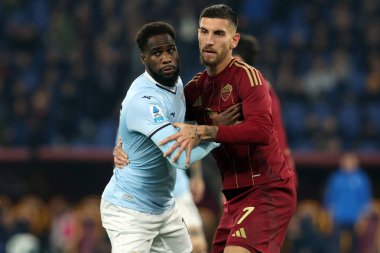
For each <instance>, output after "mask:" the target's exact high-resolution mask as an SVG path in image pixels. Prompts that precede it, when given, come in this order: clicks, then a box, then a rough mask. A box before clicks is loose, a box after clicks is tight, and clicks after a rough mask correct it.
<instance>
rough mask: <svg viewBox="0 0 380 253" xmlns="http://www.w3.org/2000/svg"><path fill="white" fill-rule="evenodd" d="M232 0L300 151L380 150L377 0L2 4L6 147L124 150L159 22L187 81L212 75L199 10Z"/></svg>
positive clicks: (0, 99)
mask: <svg viewBox="0 0 380 253" xmlns="http://www.w3.org/2000/svg"><path fill="white" fill-rule="evenodd" d="M216 2H219V3H227V4H229V5H231V6H232V7H233V8H234V9H235V10H236V11H237V12H238V14H239V21H240V24H239V30H240V31H241V32H245V33H249V34H253V35H255V36H256V37H257V38H258V40H259V42H260V44H261V45H262V48H261V51H262V52H261V54H260V55H261V57H260V59H259V61H258V65H257V68H258V69H260V70H261V71H262V72H263V74H264V75H265V77H266V78H267V79H268V80H269V81H270V82H271V83H272V85H273V86H274V87H275V89H276V90H277V91H278V93H279V96H280V98H281V101H282V105H283V108H282V109H283V118H284V121H285V126H286V129H287V134H288V138H289V143H290V146H291V148H292V149H293V150H295V151H326V152H332V151H340V150H344V149H356V150H360V151H364V152H371V151H379V150H380V113H379V111H380V50H379V49H380V14H379V13H380V2H379V1H377V0H342V1H328V0H312V1H310V0H289V1H281V0H234V1H232V0H231V1H226V0H225V1H222V0H221V1H210V0H208V1H207V0H206V1H204V0H202V1H198V0H189V1H174V0H139V1H137V0H136V1H123V0H107V1H102V0H54V1H52V0H2V1H0V24H1V26H0V38H1V39H0V146H5V147H7V146H30V147H32V148H33V147H39V146H77V147H78V146H79V147H88V146H96V147H113V145H114V141H115V135H116V129H117V124H118V112H119V109H120V103H121V100H122V99H123V97H124V96H125V93H126V91H127V89H128V87H129V84H130V82H131V80H133V79H134V78H135V77H136V76H137V75H139V74H140V73H141V71H142V66H141V63H140V60H139V53H138V50H137V46H136V45H135V42H134V36H135V34H136V31H137V29H138V28H139V27H140V26H141V25H142V24H144V23H146V22H148V21H153V20H164V21H167V22H169V23H171V24H172V25H173V26H174V27H175V28H176V31H177V35H178V39H177V42H178V48H179V52H180V59H181V67H182V68H181V73H182V74H181V76H182V79H183V81H184V82H187V81H188V80H189V79H190V78H191V77H192V76H193V75H194V74H195V73H196V72H197V71H200V70H202V69H203V68H202V66H200V64H199V60H198V57H197V55H198V44H197V37H196V36H197V30H196V28H197V25H198V24H197V22H198V16H199V13H200V10H201V9H202V8H203V7H205V6H207V5H210V4H214V3H216Z"/></svg>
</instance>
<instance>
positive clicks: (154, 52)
mask: <svg viewBox="0 0 380 253" xmlns="http://www.w3.org/2000/svg"><path fill="white" fill-rule="evenodd" d="M152 55H154V56H160V55H161V51H153V52H152Z"/></svg>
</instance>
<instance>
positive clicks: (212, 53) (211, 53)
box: [202, 49, 217, 56]
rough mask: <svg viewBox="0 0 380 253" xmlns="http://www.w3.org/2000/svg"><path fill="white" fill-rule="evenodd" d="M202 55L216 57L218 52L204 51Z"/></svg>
mask: <svg viewBox="0 0 380 253" xmlns="http://www.w3.org/2000/svg"><path fill="white" fill-rule="evenodd" d="M202 54H203V55H206V56H213V55H216V54H217V52H216V51H215V50H212V49H202Z"/></svg>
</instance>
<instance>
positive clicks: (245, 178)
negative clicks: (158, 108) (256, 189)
mask: <svg viewBox="0 0 380 253" xmlns="http://www.w3.org/2000/svg"><path fill="white" fill-rule="evenodd" d="M265 82H266V81H265V79H264V78H263V77H262V75H261V73H260V72H259V71H258V70H257V69H255V68H254V67H252V66H250V65H248V64H246V63H243V62H241V61H239V60H237V59H233V60H232V61H231V62H230V63H229V65H228V66H227V67H226V68H225V69H224V70H223V71H222V72H220V73H219V74H217V75H216V76H212V77H211V76H209V75H208V74H207V72H206V71H204V72H202V73H199V74H197V75H196V76H195V77H194V78H193V79H192V80H191V81H190V82H189V83H188V84H187V85H186V86H185V96H186V103H187V106H186V109H187V113H186V118H187V119H188V120H196V121H197V122H198V124H207V125H211V124H212V121H211V118H210V116H211V115H212V114H213V113H220V112H222V111H224V110H226V109H227V108H229V107H230V106H231V105H233V104H236V103H241V104H242V110H243V119H242V122H241V123H239V124H235V125H231V126H219V131H218V133H217V137H216V139H217V141H218V142H220V143H221V146H220V147H219V148H218V149H216V150H214V151H213V155H214V157H215V159H216V161H217V164H218V167H219V170H220V173H221V176H222V181H223V190H228V189H237V188H243V187H248V186H253V185H255V184H264V183H267V182H271V181H276V180H280V179H284V178H287V177H289V176H291V175H292V172H291V169H290V168H289V165H288V163H287V162H285V160H284V157H283V154H282V151H281V149H280V147H279V143H278V140H277V133H276V131H275V130H274V128H273V120H272V110H271V98H270V95H269V88H268V85H266V83H265Z"/></svg>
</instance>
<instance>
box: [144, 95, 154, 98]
mask: <svg viewBox="0 0 380 253" xmlns="http://www.w3.org/2000/svg"><path fill="white" fill-rule="evenodd" d="M142 98H147V99H151V98H152V96H146V95H145V96H143V97H142Z"/></svg>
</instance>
